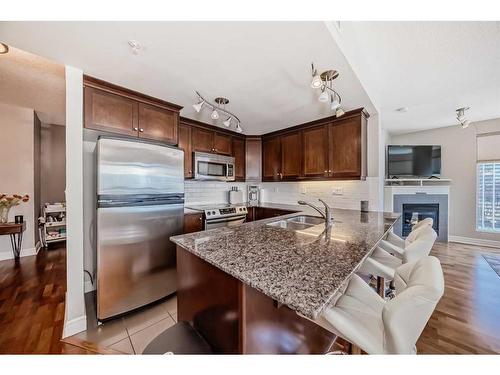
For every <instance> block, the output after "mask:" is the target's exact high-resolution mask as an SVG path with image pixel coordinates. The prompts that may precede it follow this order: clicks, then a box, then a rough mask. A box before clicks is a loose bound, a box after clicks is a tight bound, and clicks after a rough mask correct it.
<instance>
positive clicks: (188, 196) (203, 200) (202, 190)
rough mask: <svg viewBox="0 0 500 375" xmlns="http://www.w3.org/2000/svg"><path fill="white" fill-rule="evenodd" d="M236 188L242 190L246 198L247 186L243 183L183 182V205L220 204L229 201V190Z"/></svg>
mask: <svg viewBox="0 0 500 375" xmlns="http://www.w3.org/2000/svg"><path fill="white" fill-rule="evenodd" d="M232 186H237V187H238V190H243V191H244V192H245V197H246V189H247V185H246V183H244V182H222V181H185V182H184V193H185V200H186V202H185V205H195V204H209V203H214V204H221V203H227V202H228V201H229V190H231V187H232Z"/></svg>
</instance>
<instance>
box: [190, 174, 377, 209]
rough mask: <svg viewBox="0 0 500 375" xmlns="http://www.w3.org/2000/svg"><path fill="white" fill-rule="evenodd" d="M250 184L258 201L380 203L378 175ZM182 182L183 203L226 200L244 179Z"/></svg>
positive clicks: (353, 206) (242, 186)
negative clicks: (258, 191) (255, 188)
mask: <svg viewBox="0 0 500 375" xmlns="http://www.w3.org/2000/svg"><path fill="white" fill-rule="evenodd" d="M248 185H250V183H249V184H248ZM252 185H258V186H260V188H261V201H262V202H271V203H284V204H297V201H298V200H309V201H311V202H312V201H314V200H315V199H318V198H321V199H323V200H325V201H326V202H327V203H329V204H330V205H332V207H337V208H348V209H356V210H359V207H360V201H361V200H368V201H369V209H370V210H378V209H379V207H381V206H379V195H378V192H379V178H378V177H368V178H367V179H366V180H365V181H304V182H261V183H252ZM184 186H185V193H186V205H189V204H191V205H193V204H208V203H215V204H220V203H227V202H228V191H229V190H230V189H231V187H232V186H237V187H238V189H239V190H243V191H244V192H245V196H246V189H247V183H244V182H234V183H227V182H217V181H186V182H185V185H184Z"/></svg>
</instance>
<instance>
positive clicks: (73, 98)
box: [63, 66, 87, 337]
mask: <svg viewBox="0 0 500 375" xmlns="http://www.w3.org/2000/svg"><path fill="white" fill-rule="evenodd" d="M82 146H83V72H82V71H81V70H79V69H76V68H73V67H70V66H67V67H66V212H67V218H66V230H67V236H68V238H67V250H66V276H67V288H66V304H65V307H66V311H65V315H64V331H63V337H67V336H71V335H74V334H76V333H78V332H81V331H84V330H85V329H86V327H87V321H86V316H85V302H84V296H83V291H84V289H83V184H82V180H83V147H82Z"/></svg>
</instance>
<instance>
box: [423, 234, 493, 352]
mask: <svg viewBox="0 0 500 375" xmlns="http://www.w3.org/2000/svg"><path fill="white" fill-rule="evenodd" d="M482 254H495V255H500V249H494V248H488V247H478V246H470V245H462V244H457V243H436V244H435V245H434V247H433V249H432V252H431V255H434V256H436V257H437V258H439V260H440V261H441V265H442V267H443V272H444V280H445V291H444V295H443V298H442V299H441V301H440V302H439V304H438V306H437V308H436V310H435V311H434V314H433V315H432V317H431V319H430V321H429V323H428V324H427V326H426V328H425V329H424V332H423V333H422V335H421V336H420V339H419V341H418V342H417V349H418V353H420V354H458V353H463V354H474V353H481V354H487V353H500V277H499V276H498V275H497V274H496V272H495V271H494V270H493V269H492V268H491V267H490V265H489V264H488V263H487V262H486V261H485V259H484V258H483V256H482Z"/></svg>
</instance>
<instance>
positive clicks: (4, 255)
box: [0, 247, 37, 261]
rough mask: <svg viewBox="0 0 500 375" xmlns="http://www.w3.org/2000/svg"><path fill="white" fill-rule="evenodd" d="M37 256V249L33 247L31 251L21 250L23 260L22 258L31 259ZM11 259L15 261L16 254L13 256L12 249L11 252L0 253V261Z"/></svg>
mask: <svg viewBox="0 0 500 375" xmlns="http://www.w3.org/2000/svg"><path fill="white" fill-rule="evenodd" d="M36 254H37V250H36V248H34V247H31V248H29V249H21V254H20V255H19V256H20V257H21V258H22V257H29V256H31V255H36ZM9 259H14V254H12V249H11V250H10V251H2V252H1V253H0V261H2V260H9Z"/></svg>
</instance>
